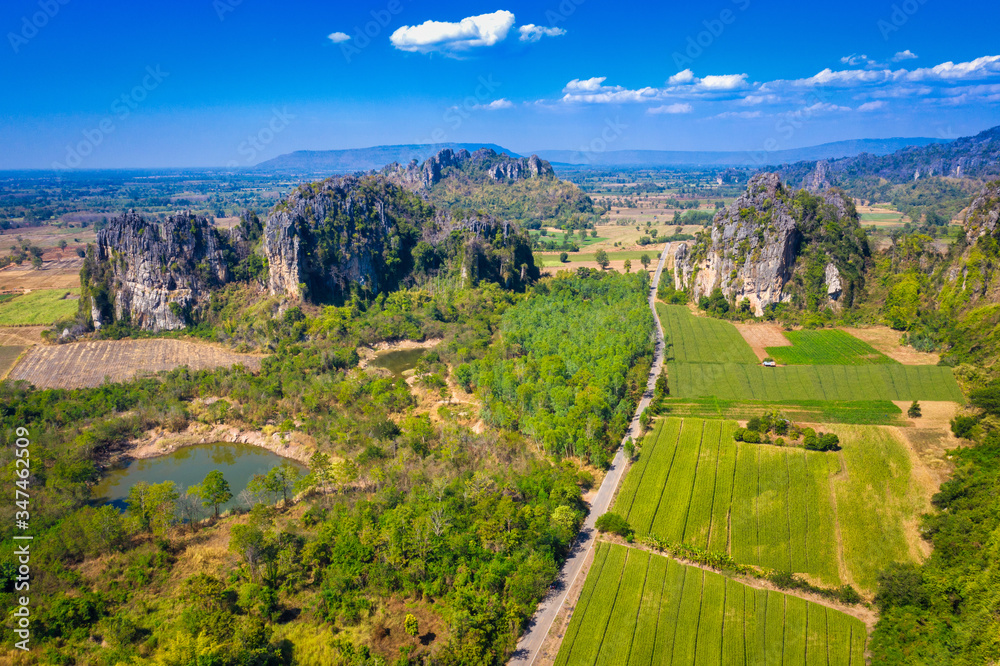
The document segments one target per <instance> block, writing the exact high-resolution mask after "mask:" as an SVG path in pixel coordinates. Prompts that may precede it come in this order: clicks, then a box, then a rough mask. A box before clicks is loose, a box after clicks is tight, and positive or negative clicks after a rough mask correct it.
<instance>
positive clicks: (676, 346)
mask: <svg viewBox="0 0 1000 666" xmlns="http://www.w3.org/2000/svg"><path fill="white" fill-rule="evenodd" d="M656 312H657V314H659V315H660V323H661V324H662V325H663V331H664V335H665V336H666V339H667V342H668V343H669V344H670V345H672V346H673V358H674V359H675V360H677V361H681V362H683V363H746V364H748V365H756V364H757V363H758V361H757V357H756V356H755V355H754V353H753V350H752V349H750V345H748V344H747V343H746V340H744V339H743V336H742V335H740V332H739V331H737V330H736V327H735V326H733V325H732V324H730V323H729V322H727V321H721V320H718V319H711V318H709V317H694V316H692V315H691V312H690V311H689V310H688V309H687V306H684V305H665V304H663V303H657V304H656ZM669 356H670V354H669V353H668V357H669Z"/></svg>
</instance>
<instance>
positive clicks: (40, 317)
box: [0, 289, 80, 326]
mask: <svg viewBox="0 0 1000 666" xmlns="http://www.w3.org/2000/svg"><path fill="white" fill-rule="evenodd" d="M79 293H80V290H79V289H39V290H36V291H32V292H31V293H28V294H23V295H20V296H17V297H16V298H12V299H11V300H9V301H2V302H0V326H23V325H36V326H38V325H42V326H47V325H50V324H54V323H55V322H57V321H59V320H60V319H66V318H67V317H72V316H73V315H74V314H76V310H77V306H78V305H79V301H78V300H75V299H74V300H69V299H67V298H66V296H67V295H68V294H79Z"/></svg>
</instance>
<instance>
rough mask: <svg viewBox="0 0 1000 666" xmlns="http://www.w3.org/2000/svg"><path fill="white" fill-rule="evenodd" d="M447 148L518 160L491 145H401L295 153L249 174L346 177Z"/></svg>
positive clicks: (261, 164)
mask: <svg viewBox="0 0 1000 666" xmlns="http://www.w3.org/2000/svg"><path fill="white" fill-rule="evenodd" d="M445 148H450V149H452V150H470V151H471V150H479V149H480V148H489V149H491V150H495V151H497V152H498V153H507V154H508V155H512V156H514V157H518V155H517V154H516V153H514V152H513V151H510V150H507V149H506V148H503V147H501V146H498V145H496V144H492V143H435V144H402V145H396V146H371V147H370V148H348V149H346V150H296V151H295V152H293V153H287V154H285V155H278V156H277V157H275V158H273V159H269V160H267V161H265V162H261V163H260V164H258V165H256V166H253V167H251V168H250V169H249V170H250V171H252V172H255V173H296V174H303V175H310V176H317V175H318V176H330V175H335V174H339V175H347V174H352V173H358V172H362V171H372V170H374V169H381V168H382V167H383V166H385V165H386V164H389V163H391V162H400V163H403V164H406V163H409V162H410V161H411V160H417V161H419V162H423V161H424V160H426V159H429V158H431V157H433V156H434V155H436V154H438V153H439V152H441V151H442V150H444V149H445Z"/></svg>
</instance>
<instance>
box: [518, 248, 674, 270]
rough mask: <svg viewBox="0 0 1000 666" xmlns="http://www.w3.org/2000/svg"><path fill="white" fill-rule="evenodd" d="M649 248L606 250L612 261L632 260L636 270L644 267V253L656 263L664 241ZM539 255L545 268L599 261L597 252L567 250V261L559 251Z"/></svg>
mask: <svg viewBox="0 0 1000 666" xmlns="http://www.w3.org/2000/svg"><path fill="white" fill-rule="evenodd" d="M647 247H648V248H649V249H647V250H624V251H615V250H606V252H607V253H608V260H609V261H611V263H615V262H624V261H625V260H626V259H628V260H630V261H631V262H632V270H633V271H636V270H639V269H640V268H642V264H640V263H639V259H640V258H641V257H642V255H644V254H648V255H649V260H650V266H654V265H655V264H656V261H657V259H656V255H657V254H659V253H660V252H662V251H663V243H656V244H653V245H648V246H647ZM537 254H538V256H540V257H541V258H542V262H543V265H544V267H545V268H552V267H554V266H567V265H569V264H581V263H593V264H595V265H596V263H597V255H596V253H595V252H567V253H566V255H567V257H568V259H569V261H567V262H566V263H563V262H561V261H559V253H558V252H555V253H553V252H539V253H537Z"/></svg>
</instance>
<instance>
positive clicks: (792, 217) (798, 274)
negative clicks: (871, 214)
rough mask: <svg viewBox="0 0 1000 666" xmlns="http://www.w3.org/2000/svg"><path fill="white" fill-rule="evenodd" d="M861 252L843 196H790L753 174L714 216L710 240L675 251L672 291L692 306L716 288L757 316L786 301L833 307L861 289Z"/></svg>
mask: <svg viewBox="0 0 1000 666" xmlns="http://www.w3.org/2000/svg"><path fill="white" fill-rule="evenodd" d="M803 254H807V255H808V256H807V257H806V260H805V261H802V260H801V259H802V257H803ZM868 254H869V250H868V245H867V240H866V237H865V236H864V232H863V231H862V230H861V228H860V225H859V222H858V218H857V213H856V211H855V209H854V207H853V204H852V203H851V202H850V200H849V199H848V198H847V197H846V196H845V195H844V194H843V193H842V192H840V191H838V190H826V191H824V192H823V193H822V194H820V195H811V194H809V193H807V192H799V193H798V194H794V195H793V193H791V192H790V191H789V190H788V189H786V188H785V186H784V185H782V183H781V180H780V179H779V178H778V176H777V175H776V174H773V173H764V174H758V175H756V176H754V177H753V178H752V179H751V180H750V183H749V184H748V185H747V189H746V192H744V193H743V194H742V195H740V197H739V198H738V199H736V201H734V202H733V203H732V204H731V205H730V206H729V208H727V209H723V210H721V211H719V212H718V213H717V214H716V216H715V219H714V221H713V225H712V230H711V233H710V234H705V233H702V234H699V237H698V238H697V239H696V240H695V241H694V242H693V243H692V244H690V246H688V244H685V243H682V244H680V245H679V246H678V247H677V249H676V250H675V253H674V267H675V270H674V280H675V288H677V289H686V290H688V291H689V293H690V294H691V295H692V296H693V297H694V298H695V300H698V299H700V298H701V297H704V296H709V295H710V294H711V293H712V292H713V291H714V290H715V289H719V290H721V292H722V294H723V295H724V296H725V297H726V298H727V299H729V300H730V301H731V302H732V303H734V304H739V303H740V302H742V301H743V300H744V299H746V300H747V302H748V303H749V304H750V308H751V310H752V311H753V312H754V314H756V315H757V316H760V315H762V314H763V313H764V310H765V309H766V308H768V307H769V306H774V305H776V304H779V303H788V302H792V301H793V300H795V301H796V302H799V303H800V304H802V305H806V304H808V305H810V306H814V307H817V308H823V307H833V308H835V309H836V308H839V307H841V304H842V302H843V300H844V299H843V297H844V295H845V294H848V297H847V300H848V301H851V300H852V299H853V294H854V293H855V290H856V288H857V287H859V286H860V285H861V284H862V283H863V270H864V261H865V258H866V257H867V256H868ZM793 278H794V280H793ZM792 282H794V284H790V283H792ZM796 299H797V300H796Z"/></svg>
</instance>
